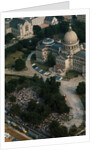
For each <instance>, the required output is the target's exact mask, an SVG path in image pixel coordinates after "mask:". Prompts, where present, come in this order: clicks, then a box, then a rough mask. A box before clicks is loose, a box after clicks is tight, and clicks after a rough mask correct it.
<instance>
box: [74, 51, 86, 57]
mask: <svg viewBox="0 0 100 150" xmlns="http://www.w3.org/2000/svg"><path fill="white" fill-rule="evenodd" d="M85 53H86V52H85V51H84V50H81V51H79V52H77V53H76V54H74V55H75V56H79V57H82V58H85V55H86V54H85Z"/></svg>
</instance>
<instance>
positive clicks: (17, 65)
mask: <svg viewBox="0 0 100 150" xmlns="http://www.w3.org/2000/svg"><path fill="white" fill-rule="evenodd" d="M14 67H15V70H17V71H20V70H23V69H24V68H25V62H24V61H23V60H22V59H17V60H16V61H15V65H14Z"/></svg>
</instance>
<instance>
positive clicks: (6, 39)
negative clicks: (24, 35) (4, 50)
mask: <svg viewBox="0 0 100 150" xmlns="http://www.w3.org/2000/svg"><path fill="white" fill-rule="evenodd" d="M12 38H14V35H13V34H12V33H8V34H6V36H5V43H6V44H7V43H9V42H10V41H11V40H12Z"/></svg>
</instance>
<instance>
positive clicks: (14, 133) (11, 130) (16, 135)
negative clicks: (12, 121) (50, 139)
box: [5, 125, 32, 141]
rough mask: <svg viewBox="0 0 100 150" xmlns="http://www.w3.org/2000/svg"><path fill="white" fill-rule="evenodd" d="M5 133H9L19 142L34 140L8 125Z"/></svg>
mask: <svg viewBox="0 0 100 150" xmlns="http://www.w3.org/2000/svg"><path fill="white" fill-rule="evenodd" d="M5 132H7V133H9V134H10V135H11V136H13V137H14V138H16V139H18V140H19V141H23V140H32V139H31V138H30V137H28V136H26V135H25V134H23V133H21V132H19V131H17V130H16V129H14V128H12V127H10V126H7V125H6V126H5Z"/></svg>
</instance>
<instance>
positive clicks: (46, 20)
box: [44, 16, 58, 25]
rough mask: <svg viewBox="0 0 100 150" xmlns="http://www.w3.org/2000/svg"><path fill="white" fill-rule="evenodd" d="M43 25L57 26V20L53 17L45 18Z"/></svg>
mask: <svg viewBox="0 0 100 150" xmlns="http://www.w3.org/2000/svg"><path fill="white" fill-rule="evenodd" d="M44 23H46V24H49V25H55V24H58V19H57V18H56V17H54V16H47V17H45V20H44Z"/></svg>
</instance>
